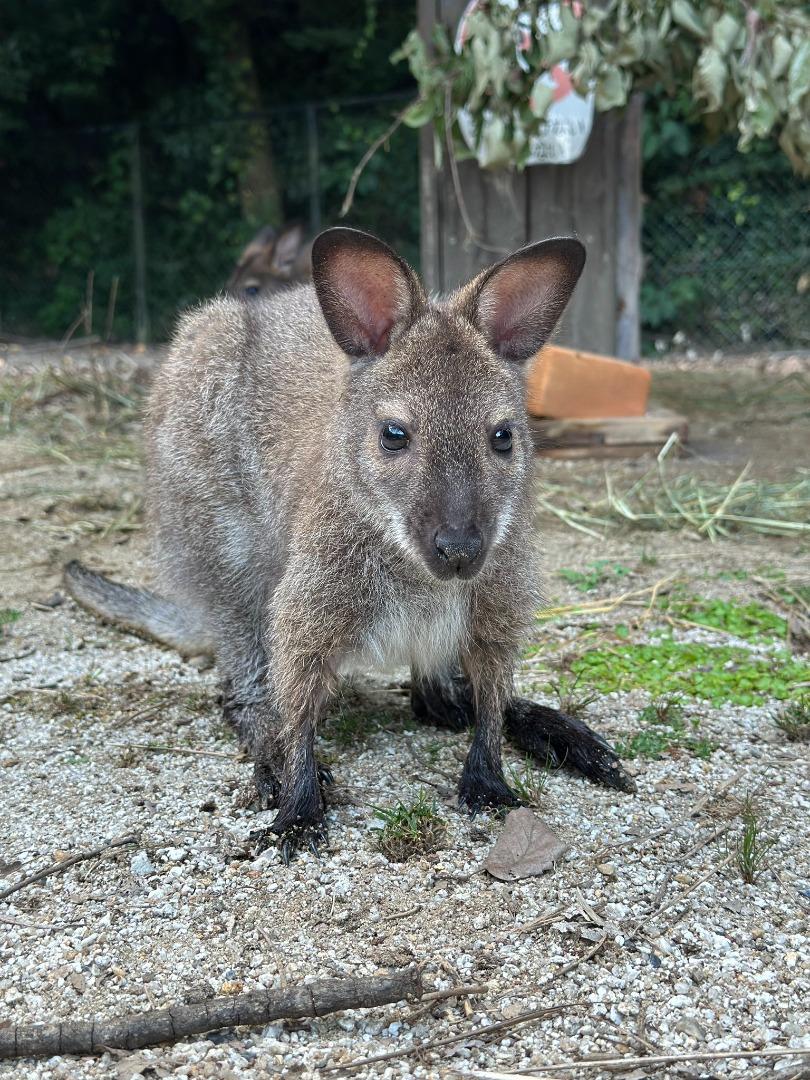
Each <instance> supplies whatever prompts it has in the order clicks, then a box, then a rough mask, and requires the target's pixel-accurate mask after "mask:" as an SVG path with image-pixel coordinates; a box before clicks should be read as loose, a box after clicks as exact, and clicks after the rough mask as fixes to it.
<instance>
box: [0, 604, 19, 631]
mask: <svg viewBox="0 0 810 1080" xmlns="http://www.w3.org/2000/svg"><path fill="white" fill-rule="evenodd" d="M21 615H22V612H21V611H15V610H14V608H10V607H6V608H0V630H2V629H3V627H4V626H11V624H12V623H15V622H16V621H17V619H19V618H20V616H21Z"/></svg>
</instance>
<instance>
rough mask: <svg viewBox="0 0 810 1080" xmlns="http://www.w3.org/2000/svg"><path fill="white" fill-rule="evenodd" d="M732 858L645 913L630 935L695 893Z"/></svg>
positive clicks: (728, 858) (724, 860)
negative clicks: (659, 905) (647, 913)
mask: <svg viewBox="0 0 810 1080" xmlns="http://www.w3.org/2000/svg"><path fill="white" fill-rule="evenodd" d="M732 858H733V856H732V855H727V856H726V857H725V859H723V860H722V861H721V862H719V863H718V864H717V866H714V867H712V869H711V870H709V872H708V873H707V874H704V875H703V877H702V878H698V880H697V881H696V882H695V883H694V884H693V885H690V886H689V888H688V889H684V891H683V892H682V893H678V895H677V896H673V897H672V898H671V899H669V900H667V902H666V903H665V904H662V905H661V907H659V908H656V909H655V910H654V911H651V912H650V913H649V915H645V916H644V918H643V919H639V920H638V922H636V923H635V924H634V926H633V929H632V931H631V932H630V935H629V936H630V937H633V936H634V935H635V934H637V933H638V931H639V930H640V929H641V927H642V926H646V924H647V923H648V922H650V920H651V919H654V918H655V917H656V916H657V915H661V914H662V913H663V912H665V911H668V910H669V908H671V907H672V906H673V905H674V904H678V903H680V901H681V900H685V899H686V897H687V896H689V894H690V893H693V892H694V891H695V889H699V888H700V886H701V885H703V884H705V882H707V881H708V880H709V878H713V877H714V875H715V874H718V873H719V872H720V871H721V870H722V869H723V867H724V866H728V864H729V863H730V862H731V860H732Z"/></svg>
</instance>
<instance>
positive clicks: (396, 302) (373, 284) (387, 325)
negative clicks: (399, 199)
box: [312, 227, 425, 358]
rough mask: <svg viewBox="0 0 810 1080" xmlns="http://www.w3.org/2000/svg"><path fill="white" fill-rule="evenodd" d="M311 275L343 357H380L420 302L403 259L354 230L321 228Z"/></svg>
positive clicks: (413, 277)
mask: <svg viewBox="0 0 810 1080" xmlns="http://www.w3.org/2000/svg"><path fill="white" fill-rule="evenodd" d="M312 280H313V282H314V284H315V291H316V292H317V294H318V300H319V301H320V305H321V310H322V311H323V315H324V318H325V319H326V324H327V326H328V327H329V329H330V331H331V333H332V336H333V337H334V339H335V341H336V342H337V343H338V345H339V346H340V347H341V349H343V351H344V352H346V353H348V354H349V356H355V357H369V358H371V357H377V356H382V355H383V354H384V353H386V352H387V351H388V348H389V347H390V345H391V341H392V339H393V338H394V337H395V336H396V334H397V332H399V331H402V330H405V329H407V327H408V326H410V325H411V323H412V322H413V320H414V318H415V317H416V315H417V314H418V312H419V311H420V309H421V308H422V307H423V305H424V304H425V294H424V292H423V291H422V286H421V285H420V284H419V279H418V278H417V277H416V274H415V273H414V272H413V270H411V268H410V266H408V264H407V263H406V262H405V261H404V259H401V258H400V257H399V255H397V254H396V252H394V251H392V250H391V248H390V247H388V245H387V244H384V243H383V242H382V240H378V239H377V238H376V237H374V236H370V235H369V234H368V233H364V232H359V231H358V230H357V229H346V228H342V227H341V228H335V229H327V230H326V232H322V233H321V234H320V236H317V237H316V238H315V242H314V244H313V245H312Z"/></svg>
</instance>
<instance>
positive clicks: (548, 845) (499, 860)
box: [484, 806, 569, 881]
mask: <svg viewBox="0 0 810 1080" xmlns="http://www.w3.org/2000/svg"><path fill="white" fill-rule="evenodd" d="M568 846H569V845H568V844H564V843H563V842H562V840H560V838H559V836H557V834H556V833H555V832H553V831H552V830H551V829H550V828H549V827H548V825H546V823H545V822H544V821H543V820H542V818H539V817H538V816H537V814H534V813H532V811H531V810H529V809H528V807H525V806H521V807H520V808H519V809H518V810H512V811H510V813H509V814H508V815H507V818H506V824H505V825H504V827H503V832H502V833H501V835H500V836H499V837H498V839H497V840H496V841H495V844H494V846H493V848H492V851H490V853H489V855H488V856H487V857H486V860H485V861H484V870H486V871H487V872H488V873H490V874H492V876H493V877H494V878H497V879H498V881H516V880H517V879H518V878H524V877H532V876H533V875H535V874H542V873H544V872H545V871H546V870H550V869H551V867H552V866H553V865H554V863H555V862H557V860H558V859H560V858H561V857H562V856H563V854H564V853H565V852H566V851H567V850H568Z"/></svg>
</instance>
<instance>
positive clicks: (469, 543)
mask: <svg viewBox="0 0 810 1080" xmlns="http://www.w3.org/2000/svg"><path fill="white" fill-rule="evenodd" d="M433 540H434V543H435V544H436V550H437V551H438V553H439V558H440V559H441V560H442V561H443V562H446V563H447V565H448V566H449V567H450V569H451V570H453V571H455V573H457V574H463V573H464V571H465V570H466V569H467V568H468V567H469V566H472V564H473V563H474V562H475V560H476V559H477V558H478V556H479V555H480V554H481V551H482V549H483V547H484V539H483V537H482V536H481V534H480V532H479V531H478V529H476V528H475V527H472V528H458V527H457V526H453V525H440V526H439V528H438V529H437V530H436V532H435V534H434V538H433Z"/></svg>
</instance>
